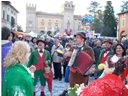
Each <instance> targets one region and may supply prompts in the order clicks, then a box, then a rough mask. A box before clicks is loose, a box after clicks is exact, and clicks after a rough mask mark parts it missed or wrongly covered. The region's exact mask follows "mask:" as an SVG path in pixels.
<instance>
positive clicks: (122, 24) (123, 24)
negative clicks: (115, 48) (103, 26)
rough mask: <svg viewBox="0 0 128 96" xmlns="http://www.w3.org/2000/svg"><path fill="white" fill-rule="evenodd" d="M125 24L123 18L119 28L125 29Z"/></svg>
mask: <svg viewBox="0 0 128 96" xmlns="http://www.w3.org/2000/svg"><path fill="white" fill-rule="evenodd" d="M125 23H126V21H125V18H123V19H122V23H121V27H122V28H124V27H125Z"/></svg>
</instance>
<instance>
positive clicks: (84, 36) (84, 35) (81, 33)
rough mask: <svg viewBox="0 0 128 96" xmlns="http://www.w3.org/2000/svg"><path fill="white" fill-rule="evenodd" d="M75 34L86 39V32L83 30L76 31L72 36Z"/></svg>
mask: <svg viewBox="0 0 128 96" xmlns="http://www.w3.org/2000/svg"><path fill="white" fill-rule="evenodd" d="M77 35H79V36H80V37H81V38H84V39H85V40H86V34H85V33H84V32H78V33H77V34H76V35H74V37H76V36H77Z"/></svg>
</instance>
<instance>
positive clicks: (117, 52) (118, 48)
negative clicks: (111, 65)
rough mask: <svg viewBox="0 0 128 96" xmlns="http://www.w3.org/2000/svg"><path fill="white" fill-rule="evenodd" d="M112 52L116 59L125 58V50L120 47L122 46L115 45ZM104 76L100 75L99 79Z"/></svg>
mask: <svg viewBox="0 0 128 96" xmlns="http://www.w3.org/2000/svg"><path fill="white" fill-rule="evenodd" d="M113 52H114V55H113V56H114V57H117V58H122V57H124V56H126V50H125V47H124V46H123V45H122V44H117V45H116V46H115V48H114V50H113ZM104 75H105V74H104V72H103V73H102V74H101V76H100V77H103V76H104Z"/></svg>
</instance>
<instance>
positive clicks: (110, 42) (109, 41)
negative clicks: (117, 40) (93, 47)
mask: <svg viewBox="0 0 128 96" xmlns="http://www.w3.org/2000/svg"><path fill="white" fill-rule="evenodd" d="M106 42H108V43H109V44H111V45H112V41H111V40H104V42H103V43H106Z"/></svg>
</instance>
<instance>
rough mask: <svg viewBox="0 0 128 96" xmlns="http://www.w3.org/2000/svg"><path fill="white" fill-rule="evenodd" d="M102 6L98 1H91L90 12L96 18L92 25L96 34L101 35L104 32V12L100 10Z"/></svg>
mask: <svg viewBox="0 0 128 96" xmlns="http://www.w3.org/2000/svg"><path fill="white" fill-rule="evenodd" d="M100 8H102V6H100V4H99V3H98V2H96V1H91V3H90V6H89V7H88V10H89V12H90V14H91V15H92V16H94V18H95V19H94V22H93V24H92V26H93V28H92V29H93V30H94V31H95V33H101V32H102V30H103V11H102V10H100Z"/></svg>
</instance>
